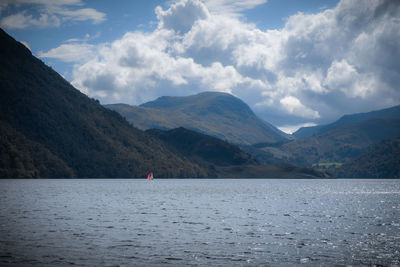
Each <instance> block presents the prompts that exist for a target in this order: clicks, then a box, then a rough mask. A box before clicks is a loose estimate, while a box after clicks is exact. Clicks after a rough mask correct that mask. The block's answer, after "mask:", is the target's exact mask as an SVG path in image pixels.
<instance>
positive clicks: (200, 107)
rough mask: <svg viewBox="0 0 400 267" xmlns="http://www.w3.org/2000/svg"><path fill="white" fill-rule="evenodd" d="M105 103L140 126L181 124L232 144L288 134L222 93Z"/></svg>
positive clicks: (274, 139)
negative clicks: (131, 102)
mask: <svg viewBox="0 0 400 267" xmlns="http://www.w3.org/2000/svg"><path fill="white" fill-rule="evenodd" d="M106 107H108V108H110V109H113V110H115V111H117V112H119V113H120V114H121V115H122V116H124V117H125V118H126V119H127V120H128V121H130V122H131V123H132V124H133V125H135V126H136V127H138V128H140V129H143V130H146V129H151V128H158V129H173V128H178V127H185V128H187V129H191V130H194V131H197V132H200V133H205V134H208V135H211V136H215V137H218V138H220V139H222V140H227V141H229V142H231V143H235V144H254V143H261V142H266V143H276V142H280V141H283V140H287V138H288V136H287V135H286V134H285V133H283V132H281V131H280V130H278V129H277V128H275V127H274V126H272V125H271V124H269V123H266V122H264V121H262V120H261V119H259V118H258V117H257V116H256V115H255V114H254V113H253V111H252V110H251V109H250V108H249V106H248V105H247V104H245V103H244V102H243V101H242V100H240V99H238V98H236V97H234V96H232V95H230V94H226V93H219V92H203V93H200V94H197V95H191V96H185V97H169V96H164V97H160V98H158V99H156V100H154V101H151V102H147V103H145V104H142V105H140V106H129V105H125V104H113V105H106Z"/></svg>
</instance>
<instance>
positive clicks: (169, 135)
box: [147, 128, 327, 178]
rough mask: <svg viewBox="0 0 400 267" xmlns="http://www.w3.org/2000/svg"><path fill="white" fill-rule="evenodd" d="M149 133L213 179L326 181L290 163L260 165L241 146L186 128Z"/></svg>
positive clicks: (319, 174) (323, 175) (313, 171)
mask: <svg viewBox="0 0 400 267" xmlns="http://www.w3.org/2000/svg"><path fill="white" fill-rule="evenodd" d="M147 132H148V133H150V134H152V135H154V136H156V137H157V138H160V139H161V140H162V141H164V142H165V143H166V144H167V145H168V146H169V147H170V149H171V150H175V151H176V153H178V154H181V155H182V157H185V158H188V159H190V160H191V161H193V162H196V163H198V164H199V165H200V166H201V167H203V168H206V169H207V170H208V172H209V174H210V176H211V177H237V178H243V177H253V178H265V177H267V178H268V177H270V178H326V177H327V175H326V174H325V173H323V172H320V171H317V170H314V169H312V168H299V167H296V166H293V165H290V164H280V165H266V164H260V163H258V162H257V161H256V160H254V158H252V157H251V156H250V155H249V154H246V153H244V152H243V151H242V150H240V149H239V148H238V147H237V146H235V145H232V144H230V143H228V142H226V141H222V140H220V139H218V138H215V137H212V136H208V135H204V134H201V133H197V132H194V131H191V130H187V129H185V128H176V129H173V130H168V131H164V130H159V129H150V130H147Z"/></svg>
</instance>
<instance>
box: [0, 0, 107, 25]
mask: <svg viewBox="0 0 400 267" xmlns="http://www.w3.org/2000/svg"><path fill="white" fill-rule="evenodd" d="M32 5H34V6H37V7H38V8H37V10H34V9H32V8H31V6H32ZM83 5H84V4H83V2H81V1H80V0H60V1H51V0H15V1H9V0H4V2H3V3H2V5H1V9H0V11H1V12H3V11H6V10H8V9H11V8H16V10H19V11H18V12H17V13H14V14H11V15H7V16H5V17H3V18H2V19H1V20H0V26H1V27H3V28H6V29H25V28H32V27H37V28H48V27H59V26H60V25H61V23H62V22H65V21H86V20H91V21H92V22H93V23H94V24H98V23H101V22H103V21H104V20H106V14H104V13H102V12H99V11H97V10H95V9H93V8H77V9H73V10H72V9H70V8H69V6H75V7H77V6H79V7H80V6H83Z"/></svg>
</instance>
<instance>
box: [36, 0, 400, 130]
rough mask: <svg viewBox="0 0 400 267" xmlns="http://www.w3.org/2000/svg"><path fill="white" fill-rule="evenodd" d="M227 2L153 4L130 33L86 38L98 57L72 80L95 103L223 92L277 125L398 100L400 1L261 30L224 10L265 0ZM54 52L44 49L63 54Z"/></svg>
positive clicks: (358, 2) (353, 5) (82, 62)
mask: <svg viewBox="0 0 400 267" xmlns="http://www.w3.org/2000/svg"><path fill="white" fill-rule="evenodd" d="M231 2H232V1H215V2H214V1H204V2H201V1H199V0H183V1H179V2H176V3H173V4H171V6H170V7H169V8H167V9H166V10H163V9H162V8H161V7H159V8H157V9H156V13H157V17H158V19H159V22H158V27H157V29H155V30H154V31H152V32H141V31H137V32H130V33H127V34H125V35H124V36H123V37H122V38H121V39H119V40H115V41H114V42H112V43H110V44H102V45H99V46H97V47H91V48H90V49H91V51H94V54H95V55H96V56H93V57H90V58H81V57H76V59H75V60H76V61H77V64H75V67H74V71H73V79H72V83H73V84H74V85H75V86H76V87H77V88H79V89H81V90H82V91H84V92H86V93H88V94H89V95H91V96H95V97H98V98H99V99H100V100H101V101H102V102H103V103H112V102H121V101H123V102H127V103H130V104H140V103H142V102H144V101H148V100H152V99H154V98H156V97H159V96H162V95H189V94H193V93H196V92H200V91H204V90H215V91H225V92H230V93H232V94H234V95H236V96H238V97H240V98H242V99H243V100H244V101H245V102H247V103H248V104H249V105H250V106H251V107H252V108H253V109H254V110H255V111H256V112H257V114H259V115H260V116H262V117H263V118H264V119H265V120H267V121H269V122H271V123H273V124H275V125H278V126H282V125H284V126H285V127H289V126H290V125H299V124H303V123H328V122H330V121H332V120H334V119H337V118H338V117H339V116H341V115H343V114H345V113H354V112H362V111H368V110H373V109H379V108H384V107H387V106H390V105H396V104H399V103H400V90H399V89H398V84H400V30H399V29H400V20H399V17H400V2H399V1H389V0H387V1H385V0H381V1H374V0H353V1H341V2H340V3H339V4H338V5H337V6H336V7H335V8H333V9H325V10H323V11H321V12H318V13H315V14H303V13H297V14H294V15H292V16H290V17H289V18H288V19H287V22H286V24H285V26H284V27H283V28H282V29H279V30H266V31H263V30H260V29H258V28H257V27H256V26H255V25H254V24H250V23H245V22H243V21H241V20H240V16H237V15H232V14H231V13H232V12H240V11H241V10H244V9H246V8H251V7H254V6H256V5H257V4H259V3H261V2H264V1H243V2H240V3H241V4H240V5H239V4H238V5H237V6H236V7H235V9H234V11H232V12H231V11H229V12H227V13H226V12H225V13H224V12H220V11H218V10H221V9H222V7H225V6H227V5H228V4H229V3H231ZM213 3H214V4H213ZM237 3H239V2H237ZM267 4H268V3H267ZM188 14H190V16H188ZM63 48H66V47H65V45H64V47H63ZM56 49H57V48H56ZM84 49H85V47H83V48H81V51H84ZM61 51H62V50H58V51H57V50H53V51H52V52H53V53H47V54H46V53H43V55H47V56H52V57H57V55H58V58H59V59H62V58H63V57H62V56H60V55H61V54H62V53H61ZM49 52H50V51H49ZM89 54H90V53H89ZM94 54H93V55H94ZM69 58H70V59H71V58H74V57H72V56H71V57H69ZM62 60H67V58H65V59H62Z"/></svg>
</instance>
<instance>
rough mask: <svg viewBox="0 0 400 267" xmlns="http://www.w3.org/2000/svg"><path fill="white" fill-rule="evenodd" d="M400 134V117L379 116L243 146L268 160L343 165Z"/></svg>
mask: <svg viewBox="0 0 400 267" xmlns="http://www.w3.org/2000/svg"><path fill="white" fill-rule="evenodd" d="M399 134H400V117H398V118H392V117H389V118H387V119H383V118H375V119H369V120H365V121H359V122H349V123H344V124H340V125H338V126H336V127H333V128H331V129H329V130H326V131H323V132H321V133H318V134H314V135H313V136H311V137H308V138H303V139H296V140H293V141H290V142H286V143H282V144H278V145H275V146H270V145H268V146H260V145H254V146H251V147H243V146H242V149H244V150H245V151H246V152H248V153H250V154H252V155H253V156H254V157H255V158H256V159H257V160H259V161H260V162H265V163H276V162H288V163H292V164H296V165H300V166H312V165H319V164H322V165H327V164H328V165H329V164H333V165H340V164H342V163H344V162H346V161H349V160H351V159H354V158H356V157H357V156H360V155H361V154H362V153H364V152H365V151H366V150H367V149H369V148H370V147H372V146H374V145H376V144H378V143H379V142H381V141H383V140H387V139H391V138H393V137H395V136H397V135H399Z"/></svg>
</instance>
